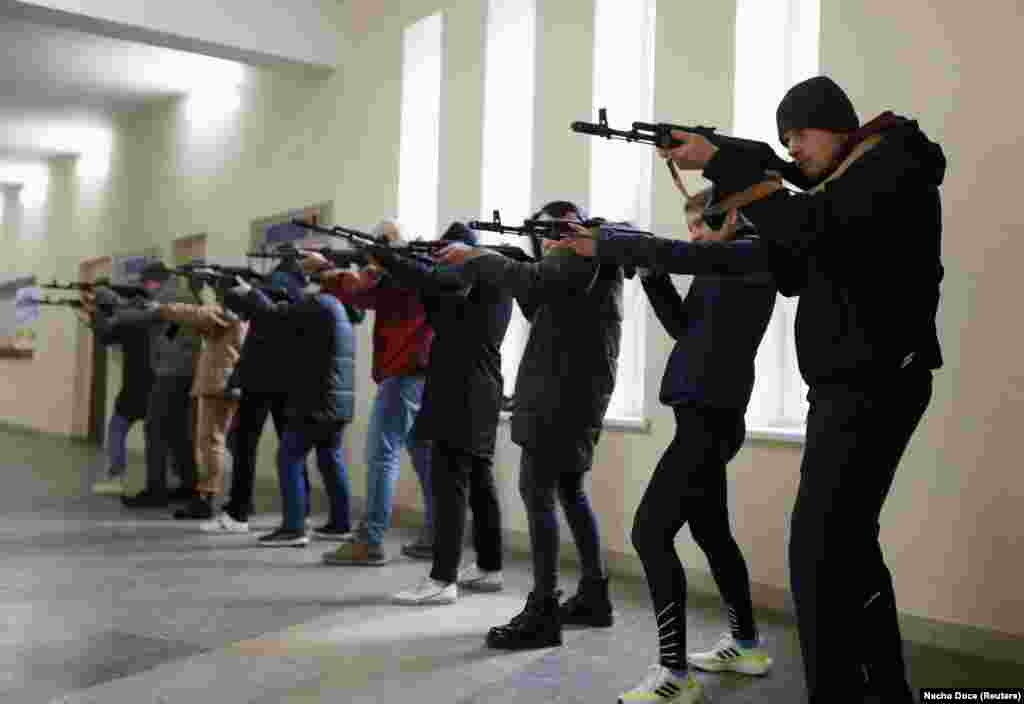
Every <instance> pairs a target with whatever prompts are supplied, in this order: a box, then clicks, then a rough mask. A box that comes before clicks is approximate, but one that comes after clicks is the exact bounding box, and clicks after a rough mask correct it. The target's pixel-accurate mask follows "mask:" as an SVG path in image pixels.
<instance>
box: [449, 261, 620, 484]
mask: <svg viewBox="0 0 1024 704" xmlns="http://www.w3.org/2000/svg"><path fill="white" fill-rule="evenodd" d="M465 268H466V270H467V271H469V272H476V274H477V275H478V276H479V278H481V279H483V280H486V281H489V282H491V283H493V284H495V285H496V286H498V287H499V288H501V289H502V290H505V291H508V292H510V293H511V294H512V295H514V296H515V297H516V300H517V302H518V303H519V306H520V308H521V309H522V311H523V314H524V315H525V316H526V318H527V319H528V320H529V321H530V322H531V328H530V337H529V339H528V340H527V343H526V349H525V350H524V352H523V358H522V361H521V362H520V364H519V373H518V375H517V376H516V387H515V408H514V410H513V413H512V420H511V429H512V441H513V442H515V443H516V444H518V445H521V446H522V447H526V448H529V449H531V450H534V451H539V450H556V451H563V450H568V451H571V452H573V453H574V455H575V456H576V457H578V459H579V462H578V463H575V465H574V466H575V468H579V469H583V470H584V471H585V470H586V469H589V468H590V465H591V462H592V460H593V453H594V446H595V445H596V444H597V441H598V439H599V438H600V435H601V428H602V426H603V424H604V414H605V412H606V411H607V410H608V403H609V401H610V400H611V396H612V391H613V390H614V388H615V375H616V370H617V368H618V359H619V341H620V338H621V337H622V270H621V269H620V268H618V267H617V266H614V265H603V266H599V265H598V264H597V262H595V261H594V260H589V259H584V258H583V257H579V256H577V255H576V254H575V253H573V252H571V251H568V250H555V251H553V252H551V253H550V254H548V255H546V256H545V257H544V258H543V259H542V260H541V261H539V262H537V263H523V262H516V261H513V260H511V259H507V258H505V257H503V256H501V255H500V254H494V253H488V254H485V255H483V256H480V257H477V258H475V259H471V260H469V261H467V262H466V264H465ZM560 466H561V465H559V467H560ZM570 466H571V465H570ZM559 467H555V466H551V469H553V470H555V469H558V468H559Z"/></svg>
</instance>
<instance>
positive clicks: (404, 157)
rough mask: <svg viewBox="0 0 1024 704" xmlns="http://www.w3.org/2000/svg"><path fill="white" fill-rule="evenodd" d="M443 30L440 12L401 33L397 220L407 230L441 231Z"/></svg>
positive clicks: (420, 231)
mask: <svg viewBox="0 0 1024 704" xmlns="http://www.w3.org/2000/svg"><path fill="white" fill-rule="evenodd" d="M441 30H442V17H441V13H435V14H433V15H430V16H428V17H424V18H423V19H421V20H420V21H419V22H416V23H415V24H412V25H410V26H408V27H406V29H405V31H404V32H403V33H402V108H401V109H402V117H401V123H402V126H401V136H400V141H399V156H398V165H399V169H398V220H399V221H400V222H401V223H402V225H403V226H404V228H405V230H406V232H416V233H436V232H437V202H438V151H439V141H438V126H439V124H440V115H441Z"/></svg>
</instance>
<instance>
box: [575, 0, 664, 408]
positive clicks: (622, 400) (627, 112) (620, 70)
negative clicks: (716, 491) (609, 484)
mask: <svg viewBox="0 0 1024 704" xmlns="http://www.w3.org/2000/svg"><path fill="white" fill-rule="evenodd" d="M594 11H595V15H594V104H593V114H595V115H596V114H597V111H598V109H599V108H602V107H606V108H608V114H609V115H610V116H611V117H612V119H613V120H615V119H619V120H624V121H634V120H640V121H650V120H651V119H652V113H653V111H654V84H653V82H654V26H655V25H654V22H655V2H654V0H596V2H595V7H594ZM623 47H628V50H624V49H623ZM616 115H618V116H619V117H618V118H615V116H616ZM590 143H591V172H590V213H591V215H595V216H596V215H599V216H601V217H605V218H608V219H609V220H628V221H629V222H631V223H632V224H633V226H634V227H638V228H648V227H650V220H651V167H652V164H653V158H654V156H653V150H651V149H642V148H640V147H637V146H635V145H629V144H624V143H622V142H611V141H607V140H603V139H592V140H590ZM623 313H624V320H623V326H622V343H621V346H620V351H619V367H618V376H617V379H616V384H615V392H614V393H613V394H612V399H611V404H610V405H609V407H608V414H607V415H608V416H609V417H611V418H616V419H639V418H641V417H642V416H643V408H644V385H645V382H644V355H645V354H646V349H645V335H646V325H645V323H646V320H647V300H646V297H645V295H644V292H643V290H642V288H641V286H640V281H639V278H637V277H634V278H633V279H629V280H627V281H626V285H625V287H624V290H623Z"/></svg>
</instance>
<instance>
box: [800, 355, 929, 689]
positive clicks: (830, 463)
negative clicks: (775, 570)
mask: <svg viewBox="0 0 1024 704" xmlns="http://www.w3.org/2000/svg"><path fill="white" fill-rule="evenodd" d="M931 391H932V375H931V372H930V371H928V370H920V369H907V370H904V371H903V372H902V373H899V374H897V375H895V376H894V377H893V378H890V379H878V380H876V381H875V382H874V383H873V384H872V388H867V389H859V390H855V389H851V388H844V387H830V388H829V387H817V388H812V390H811V394H810V401H811V407H810V412H809V413H808V415H807V444H806V446H805V448H804V456H803V461H802V463H801V465H800V487H799V489H798V491H797V497H796V503H795V505H794V506H793V516H792V519H791V523H790V539H789V570H790V581H791V586H792V590H793V601H794V604H795V605H796V617H797V627H798V629H799V634H800V648H801V651H802V653H803V661H804V670H805V673H806V675H807V691H808V693H809V695H810V701H811V702H812V704H818V703H819V702H829V704H833V703H835V702H848V701H849V702H861V701H863V696H864V695H863V688H864V685H865V674H866V675H867V678H866V679H867V682H868V684H869V686H870V688H871V690H872V691H873V692H875V693H877V694H881V695H882V696H883V701H885V702H887V703H888V702H894V703H896V702H901V703H902V702H913V701H914V699H913V695H912V694H911V689H910V687H909V685H908V683H907V680H906V668H905V666H904V660H903V643H902V639H901V637H900V630H899V624H898V622H897V612H896V597H895V592H894V590H893V584H892V575H891V574H890V572H889V569H888V567H886V565H885V560H884V558H883V556H882V548H881V546H880V544H879V542H878V531H879V523H878V519H879V515H880V514H881V511H882V505H883V504H884V502H885V498H886V496H888V494H889V489H890V487H891V486H892V481H893V477H894V475H895V473H896V467H897V465H898V464H899V461H900V457H902V455H903V451H904V449H905V448H906V446H907V443H908V442H909V441H910V437H911V435H912V434H913V432H914V429H915V428H916V427H917V424H918V422H919V421H920V420H921V417H922V415H923V414H924V411H925V409H926V408H927V406H928V402H929V400H930V399H931Z"/></svg>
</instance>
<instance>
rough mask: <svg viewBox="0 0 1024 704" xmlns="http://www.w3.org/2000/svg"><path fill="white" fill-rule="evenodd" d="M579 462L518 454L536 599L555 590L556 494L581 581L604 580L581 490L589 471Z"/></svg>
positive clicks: (564, 455)
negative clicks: (567, 526)
mask: <svg viewBox="0 0 1024 704" xmlns="http://www.w3.org/2000/svg"><path fill="white" fill-rule="evenodd" d="M573 462H575V464H573ZM579 462H580V459H579V457H578V455H577V456H575V457H574V455H573V454H572V453H571V452H560V453H551V452H544V451H541V452H534V451H533V450H530V449H528V448H525V447H524V448H523V451H522V456H521V458H520V462H519V495H520V496H521V497H522V499H523V504H524V505H525V507H526V518H527V522H528V524H529V527H530V555H531V557H532V558H533V585H534V587H533V590H534V594H535V595H536V596H538V597H549V596H552V595H554V593H555V590H556V589H557V587H558V547H559V536H558V517H557V516H556V515H555V493H556V492H557V494H558V500H559V503H561V504H562V510H563V511H565V520H566V522H567V523H568V524H569V530H570V531H572V537H573V540H574V541H575V542H576V550H577V551H578V552H579V555H580V564H581V566H582V571H583V577H584V578H585V579H586V578H589V579H601V578H603V577H604V576H605V570H604V565H603V563H602V560H601V557H602V555H601V536H600V534H599V532H598V528H597V518H596V517H595V516H594V512H593V510H591V508H590V500H589V499H588V498H587V494H586V492H585V491H584V490H583V479H584V472H585V471H586V470H588V469H590V467H580V466H579Z"/></svg>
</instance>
